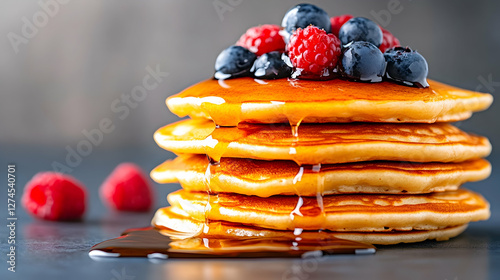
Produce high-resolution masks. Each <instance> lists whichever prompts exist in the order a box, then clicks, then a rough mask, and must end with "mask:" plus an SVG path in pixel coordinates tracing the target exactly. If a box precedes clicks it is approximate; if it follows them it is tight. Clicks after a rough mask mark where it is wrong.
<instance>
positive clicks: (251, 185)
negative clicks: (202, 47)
mask: <svg viewBox="0 0 500 280" xmlns="http://www.w3.org/2000/svg"><path fill="white" fill-rule="evenodd" d="M429 84H430V87H429V88H425V89H419V88H412V87H406V86H402V85H397V84H394V83H388V82H382V83H377V84H368V83H354V82H348V81H343V80H331V81H307V80H287V79H281V80H270V81H265V82H264V81H261V80H254V79H251V78H238V79H232V80H225V81H217V80H207V81H204V82H201V83H199V84H197V85H194V86H192V87H190V88H188V89H186V90H185V91H183V92H181V93H180V94H178V95H175V96H172V97H170V98H168V99H167V105H168V107H169V109H170V110H171V111H172V112H173V113H175V114H177V115H179V116H180V117H184V116H187V115H188V116H190V117H191V118H192V119H187V120H183V121H180V122H177V123H174V124H170V125H167V126H165V127H163V128H160V129H159V130H158V131H157V132H156V133H155V136H154V137H155V140H156V142H157V143H158V145H159V146H160V147H162V148H164V149H166V150H169V151H172V152H174V153H175V154H177V155H178V157H177V158H176V159H174V160H168V161H166V162H164V163H163V164H161V165H160V166H158V167H157V168H155V169H154V170H153V171H152V172H151V176H152V178H153V179H154V180H155V181H157V182H159V183H174V182H180V184H181V185H182V187H183V190H179V191H176V192H173V193H171V194H170V195H169V196H168V201H169V202H170V205H171V206H170V207H166V208H161V209H159V210H158V211H157V213H156V215H155V217H154V219H153V222H152V223H153V225H154V226H155V227H156V228H159V229H169V230H173V231H175V232H178V233H181V235H182V234H186V236H193V235H198V236H199V235H202V236H208V237H217V238H232V237H270V238H274V237H290V238H293V237H296V236H297V235H300V237H301V238H311V239H314V238H326V237H337V238H343V239H349V240H354V241H360V242H365V243H371V244H396V243H400V242H418V241H423V240H426V239H436V240H447V239H449V238H450V237H454V236H456V235H458V234H460V233H461V232H462V231H464V230H465V228H466V227H467V224H468V223H469V222H472V221H478V220H484V219H487V218H488V217H489V215H490V212H489V204H488V202H487V201H486V200H485V199H484V198H483V197H481V196H480V195H479V194H477V193H474V192H472V191H469V190H466V189H460V186H461V185H462V184H464V183H466V182H470V181H478V180H482V179H485V178H487V177H488V176H489V174H490V172H491V166H490V164H489V163H488V162H487V161H486V160H484V159H482V158H483V157H485V156H487V155H488V154H489V153H490V151H491V146H490V143H489V142H488V140H487V139H486V138H484V137H481V136H476V135H471V134H467V133H465V132H463V131H461V130H460V129H458V128H457V127H455V126H453V125H451V124H449V122H453V121H459V120H464V119H467V118H469V117H470V116H471V114H472V112H475V111H480V110H484V109H486V108H488V107H489V105H490V104H491V102H492V96H491V95H489V94H483V93H478V92H472V91H467V90H462V89H458V88H455V87H451V86H448V85H444V84H441V83H438V82H434V81H429Z"/></svg>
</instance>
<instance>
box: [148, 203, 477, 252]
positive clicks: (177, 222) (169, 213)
mask: <svg viewBox="0 0 500 280" xmlns="http://www.w3.org/2000/svg"><path fill="white" fill-rule="evenodd" d="M152 225H153V226H154V227H156V228H158V229H159V230H160V232H164V234H165V235H168V236H171V237H174V238H175V237H177V238H186V237H190V236H199V237H200V238H203V237H207V238H249V237H250V238H251V237H263V238H288V239H293V238H297V237H299V238H301V239H306V240H322V239H331V238H332V237H336V238H341V239H347V240H352V241H357V242H362V243H369V244H383V245H389V244H398V243H410V242H421V241H424V240H427V239H435V240H437V241H444V240H448V239H450V238H452V237H455V236H457V235H459V234H460V233H462V232H463V231H464V230H465V229H466V228H467V225H466V224H465V225H458V226H453V227H446V228H440V229H436V230H411V231H390V232H335V231H327V230H323V231H306V230H300V229H299V230H294V231H283V230H271V229H265V228H258V227H251V226H245V225H241V224H235V223H228V222H217V221H210V222H209V223H207V224H206V223H205V222H200V221H196V220H194V219H191V218H190V217H189V215H187V214H186V213H185V212H183V211H182V210H180V209H179V208H175V207H165V208H160V209H158V211H157V212H156V214H155V216H154V218H153V221H152Z"/></svg>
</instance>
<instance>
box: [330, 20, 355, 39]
mask: <svg viewBox="0 0 500 280" xmlns="http://www.w3.org/2000/svg"><path fill="white" fill-rule="evenodd" d="M351 18H353V16H351V15H341V16H337V17H331V18H330V22H331V23H332V33H333V34H335V36H337V37H338V36H339V30H340V27H342V25H344V23H346V22H347V21H348V20H350V19H351Z"/></svg>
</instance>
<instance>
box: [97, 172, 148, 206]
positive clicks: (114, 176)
mask: <svg viewBox="0 0 500 280" xmlns="http://www.w3.org/2000/svg"><path fill="white" fill-rule="evenodd" d="M100 194H101V199H102V200H103V202H104V203H105V204H107V205H108V206H109V207H110V208H112V209H116V210H119V211H137V212H139V211H148V210H149V209H151V206H152V204H153V189H152V188H151V186H150V184H149V181H148V180H147V179H146V176H145V175H144V173H143V172H142V170H141V168H140V167H139V166H137V165H135V164H133V163H122V164H120V165H118V166H117V167H116V168H115V170H113V172H111V174H110V175H109V176H108V178H107V179H106V180H105V181H104V183H103V184H102V185H101V188H100Z"/></svg>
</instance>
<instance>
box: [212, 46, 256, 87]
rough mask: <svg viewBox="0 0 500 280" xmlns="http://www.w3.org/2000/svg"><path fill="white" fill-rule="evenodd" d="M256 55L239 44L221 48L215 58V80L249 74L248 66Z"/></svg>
mask: <svg viewBox="0 0 500 280" xmlns="http://www.w3.org/2000/svg"><path fill="white" fill-rule="evenodd" d="M256 58H257V57H256V55H255V54H254V53H253V52H251V51H249V50H247V49H245V48H244V47H240V46H230V47H229V48H227V49H225V50H223V51H222V52H221V53H220V54H219V56H217V59H216V60H215V74H214V77H215V78H216V79H217V80H223V79H228V78H236V77H244V76H249V75H250V68H252V65H253V62H254V61H255V59H256Z"/></svg>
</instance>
